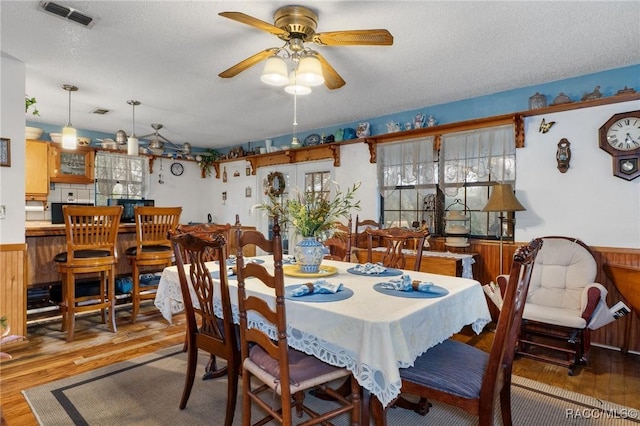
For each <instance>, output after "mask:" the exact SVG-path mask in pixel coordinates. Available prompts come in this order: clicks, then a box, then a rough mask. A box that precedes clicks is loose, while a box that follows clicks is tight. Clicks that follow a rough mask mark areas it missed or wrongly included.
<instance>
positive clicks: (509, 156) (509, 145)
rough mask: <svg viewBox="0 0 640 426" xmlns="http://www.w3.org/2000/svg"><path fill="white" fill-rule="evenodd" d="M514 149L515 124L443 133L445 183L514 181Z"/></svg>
mask: <svg viewBox="0 0 640 426" xmlns="http://www.w3.org/2000/svg"><path fill="white" fill-rule="evenodd" d="M515 150H516V148H515V133H514V128H513V126H512V125H505V126H499V127H490V128H485V129H478V130H472V131H468V132H460V133H450V134H446V135H443V136H442V147H441V155H442V156H443V158H444V164H443V167H444V170H443V171H444V184H445V187H447V186H448V187H449V188H459V187H461V186H462V185H463V184H464V183H471V182H490V181H494V182H505V181H515ZM445 192H446V190H445Z"/></svg>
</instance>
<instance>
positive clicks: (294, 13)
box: [219, 6, 393, 89]
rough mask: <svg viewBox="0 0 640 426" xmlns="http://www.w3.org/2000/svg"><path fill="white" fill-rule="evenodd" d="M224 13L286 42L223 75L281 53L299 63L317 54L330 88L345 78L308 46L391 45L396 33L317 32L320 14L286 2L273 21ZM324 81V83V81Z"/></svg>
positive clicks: (236, 13)
mask: <svg viewBox="0 0 640 426" xmlns="http://www.w3.org/2000/svg"><path fill="white" fill-rule="evenodd" d="M219 15H220V16H223V17H225V18H229V19H233V20H234V21H238V22H240V23H243V24H247V25H250V26H252V27H255V28H257V29H259V30H262V31H266V32H268V33H270V34H273V35H275V36H277V37H278V38H279V39H281V40H283V41H284V42H285V44H284V46H282V47H271V48H268V49H265V50H263V51H262V52H258V53H256V54H255V55H253V56H250V57H248V58H247V59H245V60H243V61H241V62H239V63H237V64H236V65H234V66H232V67H231V68H229V69H227V70H225V71H223V72H221V73H220V74H219V76H220V77H222V78H231V77H235V76H236V75H238V74H239V73H241V72H242V71H244V70H246V69H248V68H250V67H252V66H254V65H256V64H258V63H259V62H261V61H264V60H266V59H269V58H271V57H273V56H274V55H277V54H278V53H283V54H284V55H285V57H290V58H291V59H292V60H293V62H294V63H296V64H297V63H298V62H299V61H300V59H302V58H304V57H305V56H313V57H316V58H317V59H318V60H319V61H320V64H321V66H322V74H323V77H324V84H325V85H326V86H327V88H329V89H338V88H340V87H342V86H344V85H345V81H344V80H343V79H342V77H340V75H339V74H338V72H337V71H336V70H335V69H333V67H332V66H331V65H330V64H329V63H328V62H327V61H326V60H325V59H324V57H322V55H320V54H319V53H318V52H316V51H313V50H311V49H309V48H308V47H305V46H304V43H315V44H317V45H319V46H348V45H373V46H390V45H392V44H393V36H392V35H391V33H389V31H387V30H385V29H374V30H349V31H331V32H324V33H317V32H316V25H317V23H318V15H317V14H316V13H315V12H313V11H312V10H311V9H309V8H307V7H304V6H284V7H281V8H279V9H278V10H276V12H275V14H274V15H273V25H272V24H269V23H268V22H265V21H262V20H260V19H257V18H254V17H252V16H249V15H246V14H244V13H242V12H221V13H219ZM320 84H322V83H320Z"/></svg>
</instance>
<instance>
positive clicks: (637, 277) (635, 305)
mask: <svg viewBox="0 0 640 426" xmlns="http://www.w3.org/2000/svg"><path fill="white" fill-rule="evenodd" d="M602 269H604V273H605V275H606V276H607V278H608V279H609V280H610V281H611V282H612V283H613V285H614V286H615V287H616V289H617V290H618V292H619V293H620V294H621V295H622V297H623V298H624V300H625V301H626V302H627V303H628V304H629V307H630V308H631V314H630V315H629V316H628V318H627V319H626V321H627V322H626V324H625V326H624V341H623V343H622V353H623V354H626V353H627V352H629V342H630V340H631V316H632V315H633V312H634V311H635V313H636V315H640V287H638V284H640V268H634V267H632V266H622V265H613V264H610V263H605V264H604V265H602Z"/></svg>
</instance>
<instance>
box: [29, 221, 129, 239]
mask: <svg viewBox="0 0 640 426" xmlns="http://www.w3.org/2000/svg"><path fill="white" fill-rule="evenodd" d="M24 227H25V236H26V237H46V236H54V235H62V236H63V237H64V236H65V229H64V224H63V223H61V224H52V223H51V222H50V221H44V220H43V221H35V220H29V221H26V222H25V225H24ZM135 231H136V224H135V223H121V224H120V227H119V228H118V232H119V233H121V234H122V233H135Z"/></svg>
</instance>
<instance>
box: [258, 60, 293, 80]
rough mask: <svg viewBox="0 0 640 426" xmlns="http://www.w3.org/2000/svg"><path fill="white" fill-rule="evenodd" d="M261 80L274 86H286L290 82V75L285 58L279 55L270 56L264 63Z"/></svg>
mask: <svg viewBox="0 0 640 426" xmlns="http://www.w3.org/2000/svg"><path fill="white" fill-rule="evenodd" d="M260 80H261V81H262V82H263V83H266V84H271V85H272V86H284V85H285V84H287V83H288V82H289V76H288V72H287V63H286V62H285V60H284V59H283V58H281V57H280V56H278V55H273V56H271V57H269V59H267V62H266V63H265V64H264V69H263V70H262V76H260Z"/></svg>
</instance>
